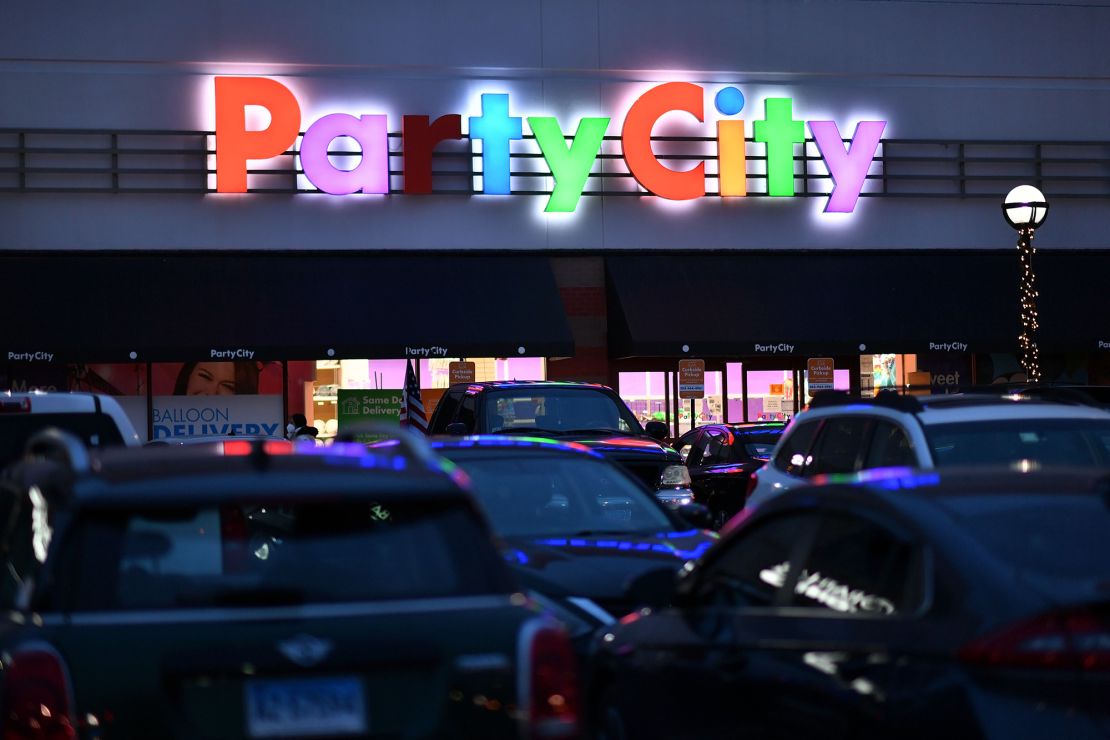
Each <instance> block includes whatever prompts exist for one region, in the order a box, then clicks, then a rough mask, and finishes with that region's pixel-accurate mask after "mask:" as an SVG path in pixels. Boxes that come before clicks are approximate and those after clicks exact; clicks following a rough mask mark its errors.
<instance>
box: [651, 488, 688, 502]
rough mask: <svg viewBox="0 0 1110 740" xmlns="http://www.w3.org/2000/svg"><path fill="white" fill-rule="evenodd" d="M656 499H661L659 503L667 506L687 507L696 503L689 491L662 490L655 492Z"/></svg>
mask: <svg viewBox="0 0 1110 740" xmlns="http://www.w3.org/2000/svg"><path fill="white" fill-rule="evenodd" d="M655 498H657V499H659V503H661V504H666V505H667V506H685V505H686V504H691V503H693V502H694V499H693V497H691V496H690V492H689V491H667V490H660V491H656V492H655Z"/></svg>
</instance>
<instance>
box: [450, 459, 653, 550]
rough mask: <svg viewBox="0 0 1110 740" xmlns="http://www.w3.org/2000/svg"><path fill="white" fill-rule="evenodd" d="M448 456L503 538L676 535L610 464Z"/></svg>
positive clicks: (649, 501)
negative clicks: (471, 483) (470, 484)
mask: <svg viewBox="0 0 1110 740" xmlns="http://www.w3.org/2000/svg"><path fill="white" fill-rule="evenodd" d="M446 452H447V454H448V455H449V456H450V457H451V458H452V459H453V460H454V461H455V462H456V463H458V464H459V467H461V468H462V469H463V470H465V471H466V473H467V475H469V476H470V478H471V480H473V481H474V494H475V497H476V498H477V499H478V500H479V501H480V502H481V504H482V506H483V508H484V509H485V511H486V515H487V516H488V517H489V520H490V522H491V523H492V524H493V528H494V530H495V531H496V532H497V533H498V534H499V535H502V536H504V537H522V536H523V537H532V536H544V535H568V534H587V533H628V534H633V533H639V534H647V533H656V532H661V531H662V532H666V531H672V530H674V529H675V526H674V524H673V523H672V522H671V520H670V519H669V518H668V517H667V515H666V514H665V513H664V511H663V509H662V508H661V507H660V506H659V504H658V503H657V502H656V501H655V500H654V499H653V498H652V497H651V496H650V495H649V494H648V493H647V492H646V491H644V490H643V489H641V488H640V486H639V485H637V483H636V481H635V480H633V479H632V478H629V477H628V476H627V475H626V474H625V473H623V472H622V471H621V470H619V469H618V468H616V467H614V466H613V465H612V464H610V463H608V462H604V461H602V460H595V459H592V458H589V457H585V456H578V455H574V456H569V455H568V456H560V457H554V456H551V457H533V456H525V455H502V456H497V457H494V456H484V455H478V454H465V453H463V454H456V455H451V454H450V451H446Z"/></svg>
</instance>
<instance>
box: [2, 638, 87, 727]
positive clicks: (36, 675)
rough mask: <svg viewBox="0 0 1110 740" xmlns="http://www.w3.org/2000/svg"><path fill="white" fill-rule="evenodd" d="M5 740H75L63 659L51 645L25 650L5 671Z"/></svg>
mask: <svg viewBox="0 0 1110 740" xmlns="http://www.w3.org/2000/svg"><path fill="white" fill-rule="evenodd" d="M3 707H4V740H27V739H28V738H35V739H36V740H72V739H73V738H76V737H77V730H76V728H75V727H74V722H73V717H74V714H73V711H74V708H73V695H72V692H71V691H70V687H69V676H68V675H67V673H66V667H65V664H64V663H63V662H62V659H61V657H60V656H59V655H58V654H57V653H56V652H55V651H54V650H53V648H51V647H49V646H48V645H43V646H41V647H40V646H36V647H25V648H22V649H20V650H19V651H17V652H16V653H15V655H14V656H13V657H12V661H11V663H10V664H9V665H8V669H7V670H6V671H5V672H4V689H3Z"/></svg>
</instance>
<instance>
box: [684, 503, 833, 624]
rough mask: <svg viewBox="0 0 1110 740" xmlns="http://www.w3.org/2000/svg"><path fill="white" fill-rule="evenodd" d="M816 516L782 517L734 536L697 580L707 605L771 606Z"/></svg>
mask: <svg viewBox="0 0 1110 740" xmlns="http://www.w3.org/2000/svg"><path fill="white" fill-rule="evenodd" d="M817 524H818V516H817V515H816V514H811V513H804V514H783V515H781V516H777V517H773V518H771V519H768V520H766V521H765V522H763V523H761V524H757V525H755V526H754V527H752V528H751V529H750V530H749V531H747V532H745V533H743V534H741V535H738V536H736V537H734V538H733V539H732V540H730V541H728V542H727V543H726V544H725V545H724V546H723V547H724V550H723V552H722V553H721V555H720V556H719V557H717V559H716V560H714V561H713V562H712V563H710V564H709V565H708V566H707V567H706V568H705V570H704V571H703V572H702V574H701V576H700V577H699V588H698V591H699V594H700V595H701V597H702V600H703V601H704V602H705V603H706V604H707V605H717V606H731V607H738V606H739V607H744V606H749V607H758V606H771V605H772V604H773V603H774V602H775V595H776V593H777V592H778V591H779V589H781V588H782V586H783V585H784V584H785V583H786V577H787V574H788V572H789V570H790V563H791V560H792V559H794V560H796V559H798V558H799V557H800V556H801V554H802V550H803V549H804V548H805V546H806V544H807V542H808V541H809V540H810V539H811V538H812V536H813V533H814V530H815V529H816V528H817Z"/></svg>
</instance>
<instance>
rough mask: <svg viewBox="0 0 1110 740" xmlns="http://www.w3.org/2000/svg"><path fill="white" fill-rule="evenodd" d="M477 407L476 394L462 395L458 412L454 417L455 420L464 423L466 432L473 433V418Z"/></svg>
mask: <svg viewBox="0 0 1110 740" xmlns="http://www.w3.org/2000/svg"><path fill="white" fill-rule="evenodd" d="M477 408H478V395H477V394H470V393H468V394H466V395H465V396H463V399H462V403H460V404H459V413H458V415H457V416H456V417H455V421H457V422H459V423H460V424H465V425H466V431H467V433H468V434H473V433H474V419H475V417H476V416H477V413H476V411H477Z"/></svg>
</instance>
